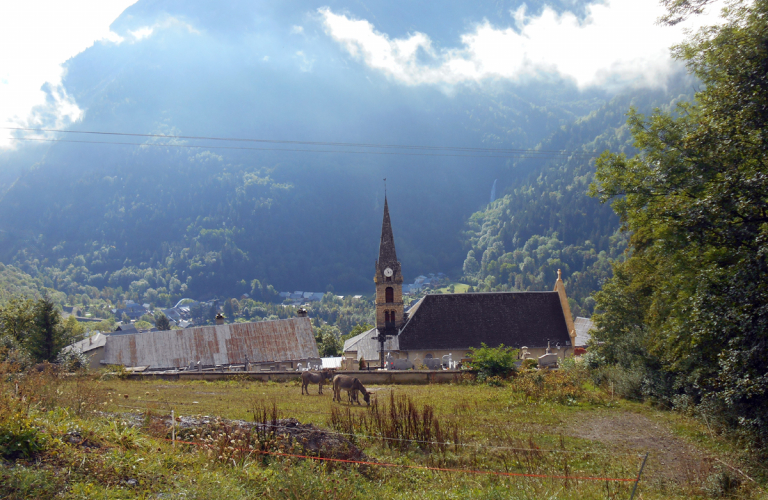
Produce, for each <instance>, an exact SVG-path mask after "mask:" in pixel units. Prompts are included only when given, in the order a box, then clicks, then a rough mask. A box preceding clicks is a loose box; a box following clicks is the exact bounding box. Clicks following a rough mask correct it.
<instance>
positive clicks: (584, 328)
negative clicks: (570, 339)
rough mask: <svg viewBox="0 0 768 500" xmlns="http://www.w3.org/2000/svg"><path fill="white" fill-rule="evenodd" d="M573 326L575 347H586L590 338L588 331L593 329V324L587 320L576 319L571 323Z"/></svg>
mask: <svg viewBox="0 0 768 500" xmlns="http://www.w3.org/2000/svg"><path fill="white" fill-rule="evenodd" d="M573 326H574V328H575V329H576V347H584V346H586V345H587V342H589V339H591V338H592V335H590V334H589V331H590V330H591V329H592V328H594V327H595V324H594V323H592V320H591V319H589V318H581V317H578V318H576V321H574V322H573Z"/></svg>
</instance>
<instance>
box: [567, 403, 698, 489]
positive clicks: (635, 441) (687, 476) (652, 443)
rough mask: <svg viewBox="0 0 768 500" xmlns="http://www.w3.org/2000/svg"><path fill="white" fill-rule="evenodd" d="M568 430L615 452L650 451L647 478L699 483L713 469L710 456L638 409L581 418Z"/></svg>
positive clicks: (571, 433) (575, 435) (573, 434)
mask: <svg viewBox="0 0 768 500" xmlns="http://www.w3.org/2000/svg"><path fill="white" fill-rule="evenodd" d="M567 433H568V434H569V435H571V436H574V437H578V438H583V439H589V440H592V441H598V442H600V443H603V444H605V445H606V446H607V447H608V449H609V450H612V451H616V452H637V453H638V455H644V454H645V453H649V455H648V462H647V464H646V467H645V471H644V472H643V475H644V476H645V477H646V478H648V480H652V481H653V480H655V481H661V482H663V481H673V482H675V483H677V484H678V485H690V486H696V485H700V484H701V481H703V480H705V479H706V478H707V476H709V474H711V473H712V464H711V460H710V459H709V458H707V457H706V455H705V453H704V452H703V451H702V450H700V449H699V448H697V447H696V446H694V445H692V444H690V443H688V442H687V441H685V440H683V439H681V438H679V437H677V436H675V435H674V434H673V433H672V432H671V431H670V430H669V429H668V428H667V427H666V426H665V425H664V424H662V423H659V422H656V421H654V420H652V419H650V418H648V417H646V416H645V415H641V414H638V413H631V412H624V413H621V414H613V415H610V416H608V415H606V416H598V417H594V418H589V419H587V418H584V419H579V420H576V421H574V422H572V423H571V425H570V426H569V428H568V429H567Z"/></svg>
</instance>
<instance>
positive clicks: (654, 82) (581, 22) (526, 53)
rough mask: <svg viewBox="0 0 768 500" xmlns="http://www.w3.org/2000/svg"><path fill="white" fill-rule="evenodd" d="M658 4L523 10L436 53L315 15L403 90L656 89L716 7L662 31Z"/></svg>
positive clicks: (422, 42)
mask: <svg viewBox="0 0 768 500" xmlns="http://www.w3.org/2000/svg"><path fill="white" fill-rule="evenodd" d="M662 9H663V8H662V7H661V6H659V5H658V3H657V2H639V1H637V0H607V1H606V2H605V3H602V4H592V5H590V6H589V7H588V9H587V11H588V14H587V16H586V18H584V19H579V18H577V17H576V16H575V15H574V14H572V13H570V12H565V13H562V14H558V13H556V12H555V11H554V10H552V9H550V8H545V9H544V10H543V11H542V13H541V14H540V15H539V16H537V17H531V16H528V15H527V14H526V11H525V6H524V5H523V6H522V7H520V8H519V9H517V10H516V11H513V12H510V24H511V25H510V26H509V27H496V26H493V25H492V24H491V23H490V22H488V21H487V20H485V21H483V22H482V23H479V24H476V25H475V26H473V27H472V29H471V30H470V31H468V32H467V33H464V34H463V35H462V36H461V47H456V48H447V49H442V50H439V51H438V50H436V49H435V48H434V47H433V44H432V41H431V39H430V38H429V36H428V35H426V34H424V33H419V32H414V33H412V34H409V36H408V37H405V38H395V39H392V38H390V37H389V36H387V35H386V34H385V33H380V32H378V31H376V29H375V27H374V26H373V25H372V24H371V23H369V22H368V21H366V20H357V19H352V18H350V17H348V16H346V15H343V14H335V13H334V12H332V11H331V10H330V8H328V7H324V8H321V9H319V10H318V12H319V13H320V16H321V19H322V21H323V24H324V27H325V31H326V33H327V34H328V35H329V36H330V37H331V38H333V39H334V40H335V41H336V42H338V43H339V44H341V46H342V47H344V49H345V50H346V51H347V52H348V53H349V54H350V55H351V56H352V57H354V58H356V59H359V60H361V61H363V62H364V63H365V64H366V65H367V66H369V67H370V68H373V69H375V70H378V71H381V72H382V73H384V74H386V75H387V76H389V77H390V78H393V79H394V80H396V81H399V82H401V83H403V84H407V85H424V84H439V85H446V84H447V85H454V84H458V83H464V82H481V81H484V80H492V79H505V80H511V81H519V80H521V79H523V78H539V77H544V76H546V75H552V74H558V75H561V76H563V77H566V78H569V79H571V80H573V81H574V82H575V83H576V84H577V85H578V86H579V87H581V88H585V87H589V86H605V87H616V86H627V85H642V86H663V85H664V84H665V82H666V78H667V76H668V75H669V74H671V73H672V72H673V71H675V70H676V68H678V67H679V66H678V63H676V62H674V61H673V60H672V59H671V58H670V55H669V47H670V46H672V45H674V44H676V43H679V42H681V41H682V40H683V39H684V31H683V30H684V29H685V28H696V27H698V26H701V25H703V24H713V23H715V22H716V20H717V15H716V14H717V13H719V9H717V8H711V9H710V13H709V14H707V15H705V16H698V17H694V18H693V19H692V22H693V23H696V25H693V24H692V23H691V22H689V23H688V24H686V25H683V26H675V27H662V26H658V25H657V24H656V20H657V19H658V17H659V16H660V15H661V14H662V12H663V10H662Z"/></svg>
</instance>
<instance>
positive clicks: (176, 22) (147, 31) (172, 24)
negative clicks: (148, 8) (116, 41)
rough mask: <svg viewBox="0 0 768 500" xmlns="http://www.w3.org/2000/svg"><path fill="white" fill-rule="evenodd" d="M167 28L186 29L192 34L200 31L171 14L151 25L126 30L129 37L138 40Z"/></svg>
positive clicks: (197, 33)
mask: <svg viewBox="0 0 768 500" xmlns="http://www.w3.org/2000/svg"><path fill="white" fill-rule="evenodd" d="M169 28H182V29H185V30H187V32H189V33H192V34H193V35H199V34H200V31H198V30H197V29H195V27H194V26H192V25H191V24H189V23H187V22H185V21H182V20H181V19H178V18H176V17H173V16H168V17H166V18H165V19H163V20H162V21H158V22H156V23H155V24H153V25H152V26H142V27H141V28H139V29H136V30H134V31H128V33H129V34H130V35H131V37H133V41H134V42H139V41H141V40H144V39H145V38H149V37H150V36H152V35H153V34H154V33H156V32H158V31H159V30H164V29H169Z"/></svg>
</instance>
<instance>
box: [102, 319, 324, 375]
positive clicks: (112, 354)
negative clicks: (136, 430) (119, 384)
mask: <svg viewBox="0 0 768 500" xmlns="http://www.w3.org/2000/svg"><path fill="white" fill-rule="evenodd" d="M246 356H247V357H248V360H249V361H250V362H252V363H261V362H275V361H292V360H302V359H307V358H319V357H320V355H319V353H318V351H317V344H316V343H315V337H314V336H313V335H312V324H311V323H310V320H309V318H291V319H282V320H277V321H260V322H256V323H234V324H230V325H217V326H202V327H198V328H185V329H183V330H167V331H160V332H151V333H142V334H137V335H120V336H110V337H109V338H108V339H107V344H106V348H105V352H104V363H106V364H116V365H125V366H143V365H146V366H150V367H153V368H172V367H183V366H189V364H190V363H197V362H198V361H200V362H201V363H202V364H204V365H226V364H232V363H243V362H244V361H245V357H246Z"/></svg>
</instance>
